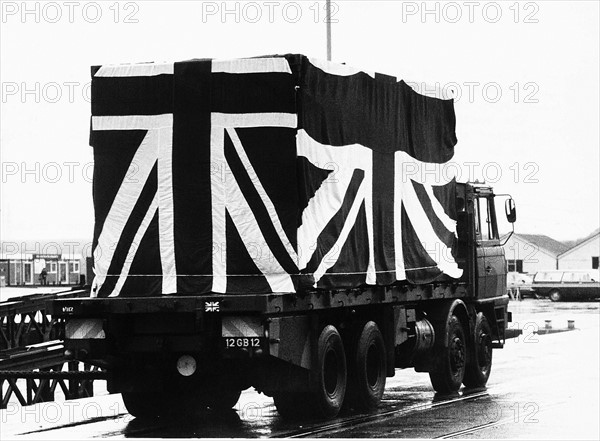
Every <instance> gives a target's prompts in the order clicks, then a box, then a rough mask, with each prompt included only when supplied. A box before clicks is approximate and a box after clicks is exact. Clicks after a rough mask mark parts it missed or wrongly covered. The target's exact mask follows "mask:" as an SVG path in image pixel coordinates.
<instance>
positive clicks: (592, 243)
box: [558, 231, 600, 269]
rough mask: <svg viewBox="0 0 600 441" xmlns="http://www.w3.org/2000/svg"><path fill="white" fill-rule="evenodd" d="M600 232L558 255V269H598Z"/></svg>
mask: <svg viewBox="0 0 600 441" xmlns="http://www.w3.org/2000/svg"><path fill="white" fill-rule="evenodd" d="M599 257H600V231H596V232H595V233H594V234H592V235H591V236H589V237H587V238H586V239H583V240H582V241H580V242H579V243H577V244H575V246H573V247H572V248H570V249H569V250H567V251H565V252H563V253H561V254H559V255H558V269H598V267H599V265H598V258H599Z"/></svg>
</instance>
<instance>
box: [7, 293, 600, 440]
mask: <svg viewBox="0 0 600 441" xmlns="http://www.w3.org/2000/svg"><path fill="white" fill-rule="evenodd" d="M599 307H600V302H573V303H571V302H569V303H567V302H565V303H552V302H550V301H548V300H535V299H526V300H524V301H522V302H511V304H510V308H509V309H510V310H511V311H512V312H513V326H515V327H518V328H520V329H523V335H521V336H519V337H517V338H513V339H510V340H508V341H507V344H506V346H505V348H504V349H502V350H495V351H494V364H493V368H492V375H491V377H490V381H489V383H488V387H487V388H486V389H482V390H464V389H463V390H461V391H460V392H459V393H457V394H456V395H454V396H444V397H442V396H438V395H436V394H435V393H434V392H433V390H432V388H431V386H430V383H429V377H428V375H427V374H422V373H416V372H414V371H413V370H412V369H406V370H397V371H396V376H395V377H393V378H388V383H387V387H386V393H385V395H384V398H383V402H382V404H381V406H380V408H379V409H378V410H377V412H375V413H372V414H356V413H352V414H342V415H340V416H339V417H338V418H336V419H334V420H331V421H314V420H310V421H297V422H286V421H284V420H282V419H281V418H280V417H279V416H278V414H277V411H276V410H275V408H274V406H273V402H272V400H271V399H270V398H269V397H266V396H264V395H262V394H258V393H256V392H254V391H253V390H247V391H244V392H243V393H242V396H241V398H240V400H239V401H238V403H237V405H236V406H235V409H234V410H232V411H231V412H227V413H222V412H221V413H215V412H211V411H206V412H203V413H200V414H198V415H197V416H196V417H194V418H187V419H182V420H177V419H175V420H167V421H162V420H158V421H150V422H149V421H145V420H140V419H136V418H134V417H132V416H131V415H129V414H128V413H127V411H126V409H125V407H124V405H123V401H122V400H121V397H120V395H118V394H116V395H105V396H98V397H94V398H90V399H85V400H77V401H71V402H53V403H43V404H39V405H35V406H28V407H24V408H22V407H20V406H17V405H11V404H9V407H8V408H7V409H6V410H5V411H2V412H1V415H0V416H1V420H0V421H1V426H0V427H1V428H0V437H1V438H2V439H8V438H10V439H12V438H23V437H25V438H28V439H49V438H50V439H82V438H84V439H91V438H113V437H114V438H138V437H141V438H200V437H202V438H210V437H225V438H227V437H236V438H257V437H259V438H262V437H310V438H318V437H334V438H518V439H531V438H541V439H600V427H599V420H598V415H599V414H600V405H599V401H600V400H599V395H600V384H599V375H600V374H599V372H600V359H599V348H600V308H599ZM546 320H551V326H552V329H551V330H547V329H545V326H546V322H545V321H546ZM567 320H574V321H575V327H576V329H575V330H572V331H567V332H556V331H566V329H567Z"/></svg>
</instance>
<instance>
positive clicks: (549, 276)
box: [531, 270, 600, 302]
mask: <svg viewBox="0 0 600 441" xmlns="http://www.w3.org/2000/svg"><path fill="white" fill-rule="evenodd" d="M531 289H532V291H533V293H534V294H535V295H536V296H542V297H548V298H550V300H552V301H553V302H560V301H561V300H567V299H596V298H600V273H599V272H598V271H597V270H553V271H539V272H537V273H536V274H535V276H534V277H533V283H532V285H531Z"/></svg>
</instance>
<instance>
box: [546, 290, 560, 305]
mask: <svg viewBox="0 0 600 441" xmlns="http://www.w3.org/2000/svg"><path fill="white" fill-rule="evenodd" d="M548 297H549V298H550V300H552V301H553V302H560V301H561V300H562V294H561V293H560V291H559V290H558V289H553V290H552V291H550V294H548Z"/></svg>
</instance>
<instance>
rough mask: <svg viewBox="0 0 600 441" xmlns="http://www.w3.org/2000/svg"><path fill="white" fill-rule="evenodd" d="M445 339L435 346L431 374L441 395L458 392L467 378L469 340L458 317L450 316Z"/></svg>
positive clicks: (432, 382) (437, 341)
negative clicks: (466, 366)
mask: <svg viewBox="0 0 600 441" xmlns="http://www.w3.org/2000/svg"><path fill="white" fill-rule="evenodd" d="M444 328H445V329H444V332H443V334H442V336H443V338H441V339H439V340H437V339H436V342H435V345H434V354H435V357H436V359H435V361H434V365H435V366H434V368H433V369H432V370H431V371H430V372H429V378H430V379H431V384H432V386H433V388H434V389H435V390H436V391H437V392H439V393H449V392H456V391H458V389H460V386H461V384H462V382H463V379H464V376H465V365H466V361H467V340H466V338H465V331H464V329H463V326H462V324H461V323H460V320H459V319H458V317H456V316H455V315H454V314H453V315H451V316H450V318H449V319H448V321H447V322H446V326H445V327H444Z"/></svg>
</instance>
